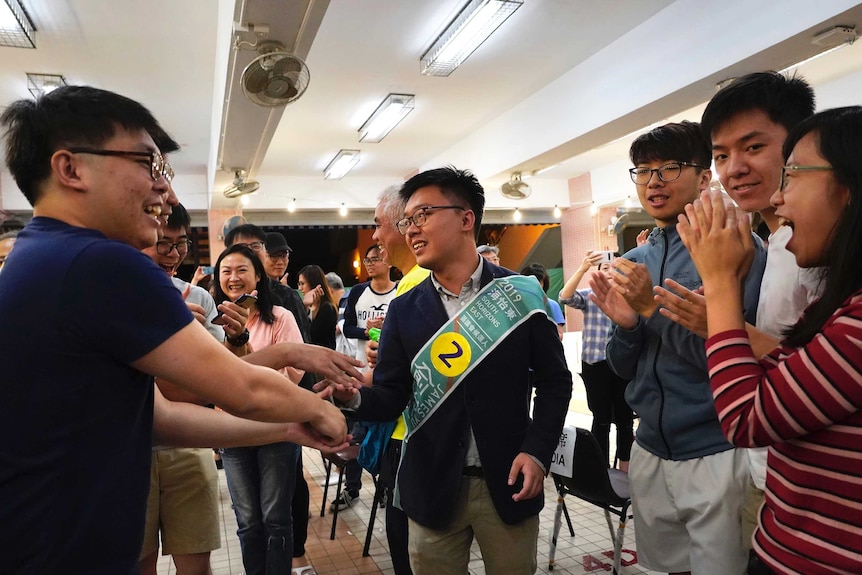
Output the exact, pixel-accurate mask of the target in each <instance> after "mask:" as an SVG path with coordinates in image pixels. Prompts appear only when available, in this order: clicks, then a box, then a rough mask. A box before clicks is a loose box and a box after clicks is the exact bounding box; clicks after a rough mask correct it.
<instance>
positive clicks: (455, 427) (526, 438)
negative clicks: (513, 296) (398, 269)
mask: <svg viewBox="0 0 862 575" xmlns="http://www.w3.org/2000/svg"><path fill="white" fill-rule="evenodd" d="M483 266H484V269H483V271H482V279H481V283H482V285H483V286H484V285H486V284H487V283H488V282H490V281H491V279H492V278H494V277H503V276H508V275H512V272H511V271H509V270H506V269H504V268H501V267H497V266H495V265H493V264H491V263H489V262H487V261H483ZM448 320H449V318H448V315H447V314H446V309H445V308H444V306H443V302H442V301H441V300H440V295H439V294H438V293H437V291H436V290H435V288H434V284H433V283H432V282H431V278H430V277H429V278H428V279H426V280H425V281H424V282H422V283H421V284H419V285H418V286H416V287H415V288H413V289H412V290H410V291H409V292H407V293H405V294H403V295H401V296H399V297H397V298H396V299H395V300H393V301H392V303H391V304H390V307H389V312H388V314H387V315H386V322H385V329H384V330H383V331H382V333H381V339H380V358H379V363H378V364H377V367H376V368H375V370H374V382H373V386H372V387H367V388H362V389H361V390H360V393H361V395H362V401H361V405H360V407H359V409H358V413H357V415H358V417H359V418H360V419H363V420H369V421H387V420H392V419H395V418H396V417H397V416H398V415H399V414H400V413H401V412H402V411H403V410H404V408H405V407H406V406H407V404H408V402H409V401H411V399H412V396H413V377H412V375H411V373H410V363H411V361H412V360H413V358H414V357H415V355H416V354H417V353H418V352H419V350H420V349H421V348H422V347H423V346H424V345H425V343H426V342H427V341H428V340H430V339H431V338H432V336H433V335H434V334H435V333H436V331H437V330H438V329H439V328H440V327H441V326H442V325H443V324H444V323H446V322H447V321H448ZM531 368H532V370H533V372H534V378H533V381H532V385H534V386H535V388H536V397H535V400H534V404H533V415H534V418H533V419H531V418H530V397H531V380H530V369H531ZM571 395H572V375H571V373H570V372H569V370H568V368H567V367H566V360H565V357H564V355H563V346H562V344H561V342H560V339H559V336H558V335H557V327H556V325H555V324H554V323H553V321H549V319H548V317H547V316H546V315H545V314H535V315H533V316H532V317H530V319H528V320H527V321H525V322H524V323H523V324H521V325H520V326H518V328H517V329H516V330H515V331H514V332H513V333H511V334H510V335H509V336H508V337H507V338H506V339H505V340H504V341H503V342H501V343H500V344H499V345H498V346H497V347H496V348H495V349H494V350H493V351H491V352H490V354H489V355H488V356H487V357H486V358H485V359H484V360H483V361H482V362H481V363H480V364H479V365H478V366H476V367H475V368H474V370H473V371H472V372H471V373H470V374H469V375H468V376H467V378H466V379H465V380H464V381H463V382H462V383H461V384H460V385H459V386H458V387H457V388H456V389H455V390H454V391H453V392H452V394H451V397H449V398H447V399H446V401H445V402H444V403H443V405H441V406H440V407H439V408H438V409H437V410H436V411H435V412H434V413H433V414H432V415H431V416H430V417H429V418H428V419H427V420H426V421H425V423H424V424H423V425H422V427H420V428H419V430H418V431H416V433H414V434H413V435H412V436H411V437H410V439H409V441H408V442H406V443H405V447H404V454H403V460H402V463H401V467H400V469H399V471H398V486H399V490H400V498H401V506H402V508H403V509H404V511H405V513H406V514H407V515H408V516H409V517H410V518H411V519H413V520H414V521H416V522H417V523H419V524H421V525H425V526H427V527H430V528H434V529H440V528H443V527H445V526H446V525H447V524H448V523H449V522H450V520H451V519H452V516H453V513H454V511H455V505H456V502H457V500H458V491H459V489H460V486H461V478H462V474H463V467H464V460H465V456H466V454H467V446H468V445H467V444H468V440H469V433H470V428H472V429H473V435H474V437H475V438H476V444H477V447H478V450H479V457H480V459H481V461H482V467H483V469H484V472H485V481H486V482H487V485H488V490H489V492H490V495H491V499H492V500H493V502H494V506H495V508H496V509H497V512H498V513H499V515H500V517H501V518H502V520H503V521H504V522H506V523H508V524H510V525H511V524H515V523H518V522H520V521H523V520H524V519H526V518H528V517H530V516H532V515H536V514H538V513H539V511H541V509H542V507H543V506H544V495H543V494H540V495H539V496H537V497H535V498H533V499H529V500H526V501H520V502H515V501H513V500H512V495H513V494H515V493H517V492H518V491H520V489H521V488H522V485H523V480H522V479H519V481H517V482H516V484H515V485H513V486H510V485H508V478H509V470H510V469H511V466H512V462H513V460H514V459H515V456H516V455H517V454H518V453H519V452H522V451H523V452H525V453H528V454H530V455H532V456H533V457H535V458H536V459H538V460H539V461H541V462H542V464H543V465H544V466H545V469H548V468H549V466H550V462H551V455H552V453H553V451H554V448H555V447H556V445H557V442H558V441H559V437H560V432H561V430H562V427H563V423H564V421H565V417H566V413H567V411H568V405H569V400H570V398H571Z"/></svg>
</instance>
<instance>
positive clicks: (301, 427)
mask: <svg viewBox="0 0 862 575" xmlns="http://www.w3.org/2000/svg"><path fill="white" fill-rule="evenodd" d="M352 438H353V436H351V435H348V436H347V438H346V439H345V440H344V441H342V442H340V443H336V442H334V440H333V439H332V438H329V437H326V436H324V435H321V434H320V432H318V431H317V430H316V429H314V428H313V427H312V426H310V425H308V424H307V423H288V424H287V433H286V435H285V439H284V440H285V441H289V442H291V443H297V444H299V445H305V446H306V447H312V448H314V449H319V450H320V451H321V452H322V453H326V454H328V453H336V452H337V451H341V450H343V449H347V447H348V446H349V445H350V444H349V441H350V440H351V439H352Z"/></svg>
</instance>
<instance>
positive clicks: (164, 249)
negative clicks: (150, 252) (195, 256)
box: [156, 240, 192, 256]
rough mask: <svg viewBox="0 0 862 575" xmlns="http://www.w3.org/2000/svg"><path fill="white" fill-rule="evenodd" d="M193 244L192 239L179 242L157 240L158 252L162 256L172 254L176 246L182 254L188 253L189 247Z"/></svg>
mask: <svg viewBox="0 0 862 575" xmlns="http://www.w3.org/2000/svg"><path fill="white" fill-rule="evenodd" d="M191 245H192V241H191V240H183V241H181V242H177V243H175V244H174V243H171V242H169V241H167V240H162V241H159V242H156V253H157V254H159V255H160V256H166V255H168V254H170V253H171V252H172V251H174V248H176V250H177V253H178V254H179V255H181V256H184V255H186V254H187V253H189V248H190V247H191Z"/></svg>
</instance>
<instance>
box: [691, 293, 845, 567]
mask: <svg viewBox="0 0 862 575" xmlns="http://www.w3.org/2000/svg"><path fill="white" fill-rule="evenodd" d="M706 352H707V356H708V362H709V374H710V381H711V383H712V390H713V395H714V396H715V405H716V409H717V411H718V417H719V419H720V420H721V425H722V428H723V430H724V433H725V435H726V436H727V438H728V440H729V441H730V442H731V443H733V444H734V445H738V446H742V447H753V446H761V445H770V446H771V447H770V449H769V459H768V467H767V477H766V504H765V505H764V506H763V507H762V508H761V511H760V519H759V522H758V529H757V531H756V532H755V536H754V546H755V549H756V550H757V551H758V555H760V556H761V558H763V560H764V561H765V562H766V563H767V564H768V565H769V567H770V568H771V569H772V570H773V571H775V572H777V573H799V574H804V575H813V574H817V573H830V574H832V573H853V574H860V573H862V412H860V405H862V291H860V292H857V293H856V294H855V295H854V296H853V297H852V298H850V299H849V300H848V301H847V302H845V303H844V305H843V306H842V307H841V308H839V309H838V310H837V311H836V312H835V313H834V314H833V315H832V317H831V318H830V319H829V321H828V322H827V323H826V325H824V326H823V329H822V330H821V332H820V334H818V335H817V336H816V337H815V338H814V339H813V340H812V341H811V342H809V343H808V344H807V345H805V346H804V347H802V348H798V349H796V348H788V347H784V346H780V347H778V348H776V349H775V350H773V351H772V352H771V353H770V354H769V355H767V356H764V357H763V358H762V359H761V360H760V361H759V362H758V361H757V359H756V358H755V357H754V354H753V353H752V350H751V347H750V345H749V341H748V336H747V335H746V333H745V331H744V330H733V331H727V332H723V333H720V334H717V335H715V336H713V337H711V338H709V340H707V342H706Z"/></svg>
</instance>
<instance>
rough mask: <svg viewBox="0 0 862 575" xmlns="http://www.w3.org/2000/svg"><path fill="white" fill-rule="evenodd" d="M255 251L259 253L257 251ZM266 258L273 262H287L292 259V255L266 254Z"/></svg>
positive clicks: (286, 253) (284, 253) (281, 253)
mask: <svg viewBox="0 0 862 575" xmlns="http://www.w3.org/2000/svg"><path fill="white" fill-rule="evenodd" d="M252 249H253V250H254V248H252ZM255 251H257V250H255ZM266 257H268V258H269V259H271V260H286V259H287V258H289V257H290V254H289V253H288V252H276V253H270V252H266Z"/></svg>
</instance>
